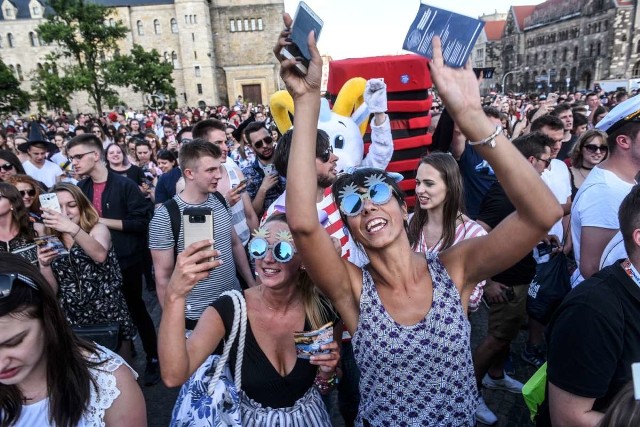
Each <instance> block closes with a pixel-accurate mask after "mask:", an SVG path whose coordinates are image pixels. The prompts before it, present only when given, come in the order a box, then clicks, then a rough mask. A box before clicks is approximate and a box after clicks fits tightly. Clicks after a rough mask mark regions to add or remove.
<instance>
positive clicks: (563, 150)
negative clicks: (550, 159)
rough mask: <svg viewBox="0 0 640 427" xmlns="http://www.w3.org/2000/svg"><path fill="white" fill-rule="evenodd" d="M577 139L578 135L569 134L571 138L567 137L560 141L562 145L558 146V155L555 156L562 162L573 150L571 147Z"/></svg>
mask: <svg viewBox="0 0 640 427" xmlns="http://www.w3.org/2000/svg"><path fill="white" fill-rule="evenodd" d="M577 141H578V137H577V136H575V135H571V138H569V140H568V141H566V142H563V143H562V146H561V147H560V151H558V155H557V156H556V158H557V159H558V160H562V161H563V162H564V160H565V159H566V158H567V157H569V154H571V150H573V147H574V145H576V142H577Z"/></svg>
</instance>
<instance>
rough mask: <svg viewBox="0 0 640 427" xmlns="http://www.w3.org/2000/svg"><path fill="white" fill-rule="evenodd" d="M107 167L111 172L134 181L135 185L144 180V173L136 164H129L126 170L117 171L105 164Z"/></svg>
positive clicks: (140, 183)
mask: <svg viewBox="0 0 640 427" xmlns="http://www.w3.org/2000/svg"><path fill="white" fill-rule="evenodd" d="M107 169H109V170H110V171H111V172H113V173H117V174H118V175H122V176H124V177H125V178H129V179H130V180H132V181H133V182H135V183H136V184H137V185H142V182H143V181H144V178H145V175H144V172H143V171H142V169H141V168H139V167H138V166H136V165H129V168H128V169H127V170H126V171H117V170H114V169H111V167H110V166H109V165H108V164H107Z"/></svg>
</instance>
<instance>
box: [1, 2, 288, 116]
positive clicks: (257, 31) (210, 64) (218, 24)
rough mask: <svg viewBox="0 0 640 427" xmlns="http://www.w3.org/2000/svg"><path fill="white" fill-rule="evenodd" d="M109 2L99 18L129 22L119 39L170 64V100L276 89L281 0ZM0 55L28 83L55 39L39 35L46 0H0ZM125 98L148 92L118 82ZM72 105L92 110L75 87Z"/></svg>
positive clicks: (138, 98)
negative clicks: (48, 42)
mask: <svg viewBox="0 0 640 427" xmlns="http://www.w3.org/2000/svg"><path fill="white" fill-rule="evenodd" d="M98 2H99V3H100V4H102V5H105V6H109V7H112V8H114V14H113V15H112V16H111V17H109V19H108V21H107V22H105V25H110V24H113V23H115V22H117V21H122V24H123V25H124V26H125V27H126V28H128V30H129V31H128V33H127V35H126V38H125V39H124V40H122V41H121V42H120V44H119V46H118V49H119V50H120V51H121V52H129V51H130V50H131V48H132V47H133V44H139V45H141V46H142V47H144V48H145V49H146V50H151V49H156V50H157V51H158V52H159V53H160V55H161V60H164V61H167V62H170V63H171V64H172V65H173V68H174V71H173V79H174V82H173V85H174V87H175V90H176V99H175V101H176V102H177V104H178V105H179V106H183V105H192V106H193V105H217V104H226V105H228V104H229V102H233V100H235V99H236V98H237V96H238V95H242V96H243V98H244V99H245V100H246V101H247V102H253V103H256V104H257V103H266V102H268V96H269V95H270V94H271V93H273V92H274V91H276V90H277V89H278V85H279V77H278V73H279V68H278V61H277V60H276V59H275V57H274V56H273V53H272V47H273V41H274V40H275V39H276V38H277V36H278V34H279V33H280V31H281V28H282V21H281V19H282V18H281V15H282V12H283V11H284V2H283V1H282V0H129V1H128V2H126V3H125V2H124V1H122V0H98ZM0 4H1V6H2V10H1V12H0V58H2V60H3V61H4V62H5V63H6V64H7V65H8V66H9V68H10V69H11V70H12V71H14V74H15V75H16V77H17V78H18V79H19V80H20V81H21V82H22V83H21V84H22V88H23V89H25V90H27V91H29V90H30V89H31V78H32V76H33V72H34V71H35V70H36V69H37V68H38V67H42V63H43V62H44V58H45V56H46V55H47V54H48V53H51V52H52V51H53V49H55V47H54V46H47V45H45V44H44V43H43V42H42V41H41V40H40V39H39V37H38V35H37V31H36V29H37V27H38V25H39V24H40V23H42V22H43V20H44V16H45V4H44V3H41V2H40V1H39V0H0ZM121 98H122V100H123V101H124V102H125V104H126V105H128V106H131V107H133V108H136V109H139V108H143V107H144V106H145V105H148V102H149V99H148V96H147V97H145V96H144V94H136V93H133V91H129V90H127V89H124V90H123V91H122V92H121ZM71 107H72V109H73V110H74V111H90V110H92V108H91V107H90V106H89V105H88V101H87V97H86V95H84V94H74V97H73V99H72V104H71Z"/></svg>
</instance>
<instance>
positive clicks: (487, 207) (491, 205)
mask: <svg viewBox="0 0 640 427" xmlns="http://www.w3.org/2000/svg"><path fill="white" fill-rule="evenodd" d="M515 210H516V208H515V206H513V204H512V203H511V201H510V200H509V198H508V197H507V193H505V192H504V190H503V189H502V186H501V185H500V183H499V182H495V183H494V184H493V185H492V186H491V187H490V188H489V190H488V191H487V194H486V195H485V196H484V199H483V200H482V204H481V205H480V214H479V215H478V221H482V222H484V223H485V224H487V225H488V226H489V227H491V228H492V229H493V228H496V227H497V226H498V224H500V223H501V222H502V221H503V220H504V219H505V218H506V217H508V216H509V215H511V214H512V213H513V212H515ZM505 248H508V242H505ZM531 249H533V248H531ZM535 274H536V261H535V259H534V258H533V250H532V251H531V252H530V253H528V254H527V255H526V256H525V257H524V258H522V259H521V260H520V261H518V262H517V263H516V264H515V265H513V266H512V267H510V268H508V269H506V270H505V271H503V272H502V273H498V274H496V275H495V276H493V277H492V278H491V279H492V280H495V281H496V282H499V283H502V284H504V285H508V286H514V285H524V284H527V285H528V284H529V283H531V280H532V279H533V276H535Z"/></svg>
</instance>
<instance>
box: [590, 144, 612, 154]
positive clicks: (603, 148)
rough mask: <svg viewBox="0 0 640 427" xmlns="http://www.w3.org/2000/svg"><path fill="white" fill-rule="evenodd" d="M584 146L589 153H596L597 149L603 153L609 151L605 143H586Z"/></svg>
mask: <svg viewBox="0 0 640 427" xmlns="http://www.w3.org/2000/svg"><path fill="white" fill-rule="evenodd" d="M584 148H586V149H587V151H588V152H590V153H596V152H597V151H598V150H600V152H601V153H603V154H606V153H608V152H609V147H607V146H606V145H596V144H586V145H585V146H584Z"/></svg>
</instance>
